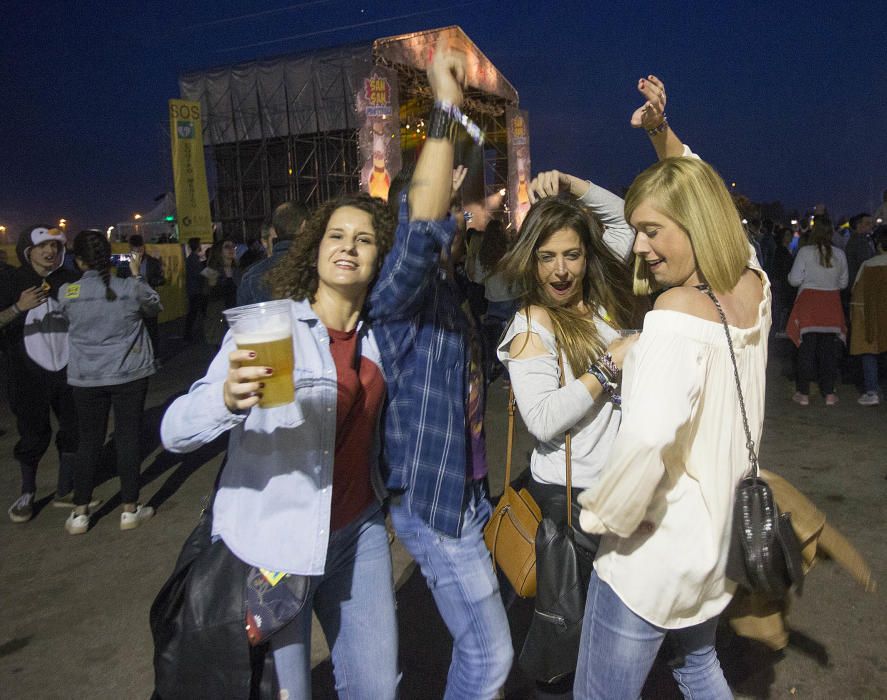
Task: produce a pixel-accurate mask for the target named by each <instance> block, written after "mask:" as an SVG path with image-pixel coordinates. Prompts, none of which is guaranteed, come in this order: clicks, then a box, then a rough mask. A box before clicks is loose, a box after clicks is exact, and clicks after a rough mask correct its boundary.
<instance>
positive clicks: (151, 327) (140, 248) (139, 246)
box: [117, 233, 166, 358]
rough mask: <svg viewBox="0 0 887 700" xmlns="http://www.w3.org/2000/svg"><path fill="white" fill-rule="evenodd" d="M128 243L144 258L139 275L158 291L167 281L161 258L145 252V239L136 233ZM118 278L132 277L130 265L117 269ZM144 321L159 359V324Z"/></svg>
mask: <svg viewBox="0 0 887 700" xmlns="http://www.w3.org/2000/svg"><path fill="white" fill-rule="evenodd" d="M128 242H129V249H130V251H131V252H132V253H135V254H137V255H141V256H142V264H141V266H140V267H139V274H140V275H141V276H142V279H143V280H145V282H147V283H148V285H149V286H150V287H151V288H152V289H157V288H158V287H160V286H162V285H163V283H164V282H165V281H166V280H165V279H164V278H163V263H162V262H160V259H159V258H155V257H154V256H153V255H148V253H147V251H146V250H145V239H144V238H142V237H141V236H140V235H139V234H137V233H135V234H133V235H132V236H130V237H129V239H128ZM117 276H118V277H120V278H126V277H131V276H132V271H131V270H130V269H129V265H120V266H119V267H118V268H117ZM142 321H144V323H145V328H147V329H148V337H149V338H151V346H152V347H153V348H154V357H155V358H159V357H160V328H159V326H158V323H157V317H156V316H153V317H151V318H148V317H145V318H143V319H142Z"/></svg>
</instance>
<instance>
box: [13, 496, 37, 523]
mask: <svg viewBox="0 0 887 700" xmlns="http://www.w3.org/2000/svg"><path fill="white" fill-rule="evenodd" d="M6 512H7V513H9V519H10V520H11V521H12V522H14V523H26V522H28V521H29V520H30V519H31V518H33V517H34V494H33V493H23V494H22V495H21V496H19V497H18V498H17V499H15V503H13V504H12V505H11V506H9V510H8V511H6Z"/></svg>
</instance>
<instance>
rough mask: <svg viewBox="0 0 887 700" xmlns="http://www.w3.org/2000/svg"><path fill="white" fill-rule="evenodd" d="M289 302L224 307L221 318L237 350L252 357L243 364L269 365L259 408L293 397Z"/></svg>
mask: <svg viewBox="0 0 887 700" xmlns="http://www.w3.org/2000/svg"><path fill="white" fill-rule="evenodd" d="M290 306H291V304H290V301H289V300H287V299H283V300H280V301H266V302H262V303H260V304H250V305H248V306H238V307H236V308H234V309H227V310H226V311H225V312H224V314H225V319H226V320H227V321H228V325H229V326H230V328H231V335H233V336H234V342H235V343H236V344H237V348H238V350H252V351H253V352H254V353H256V357H255V359H253V360H247V361H246V362H243V363H242V365H243V366H244V367H255V366H261V367H270V368H271V369H273V370H274V373H273V374H272V375H271V376H270V377H268V378H267V379H263V380H262V381H263V382H264V383H265V388H264V389H262V398H261V399H260V400H259V408H274V407H275V406H284V405H286V404H288V403H292V402H293V401H294V400H295V397H296V394H295V387H294V386H293V322H292V317H291V316H290Z"/></svg>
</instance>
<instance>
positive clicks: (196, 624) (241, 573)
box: [150, 509, 276, 700]
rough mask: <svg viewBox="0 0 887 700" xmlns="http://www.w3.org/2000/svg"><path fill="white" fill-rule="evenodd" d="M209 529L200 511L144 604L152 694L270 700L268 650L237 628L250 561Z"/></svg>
mask: <svg viewBox="0 0 887 700" xmlns="http://www.w3.org/2000/svg"><path fill="white" fill-rule="evenodd" d="M211 534H212V514H211V510H209V509H207V510H204V512H203V513H202V514H201V516H200V520H199V522H198V523H197V527H195V528H194V530H193V531H192V532H191V534H190V535H189V536H188V539H187V540H186V541H185V544H184V545H183V547H182V551H181V553H180V554H179V558H178V561H176V565H175V568H174V570H173V573H172V574H171V575H170V577H169V578H168V579H167V581H166V583H164V585H163V587H162V588H161V589H160V592H159V593H158V594H157V597H156V598H155V599H154V602H153V604H152V605H151V613H150V623H151V633H152V635H153V637H154V684H155V690H154V695H153V697H154V698H155V699H156V698H161V699H162V700H172V699H174V698H181V699H182V700H185V699H187V700H194V699H195V698H214V699H215V698H224V699H228V698H231V699H232V700H233V699H238V700H246V699H247V698H249V699H251V700H252V699H255V698H263V699H264V698H269V699H270V698H272V697H276V695H275V689H274V684H275V680H276V679H275V673H274V667H273V655H272V654H271V653H266V652H267V651H268V648H267V644H266V645H263V646H261V647H250V644H249V642H248V641H247V635H246V630H245V627H244V621H245V615H246V602H245V599H244V581H246V578H247V574H248V573H249V570H250V566H249V565H248V564H246V563H244V562H242V561H241V560H240V559H238V558H237V557H236V556H234V554H232V553H231V550H229V549H228V547H227V546H226V545H225V543H224V542H223V541H222V540H221V539H218V540H216V541H215V542H213V541H212V540H211Z"/></svg>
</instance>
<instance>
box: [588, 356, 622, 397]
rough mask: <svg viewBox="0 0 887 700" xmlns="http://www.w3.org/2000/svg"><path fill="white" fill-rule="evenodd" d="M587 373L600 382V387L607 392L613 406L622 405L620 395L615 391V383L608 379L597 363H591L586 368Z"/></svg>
mask: <svg viewBox="0 0 887 700" xmlns="http://www.w3.org/2000/svg"><path fill="white" fill-rule="evenodd" d="M588 373H589V374H590V375H592V376H593V377H594V378H595V379H597V380H598V381H599V382H600V384H601V388H602V389H603V390H604V391H605V392H606V393H607V396H608V397H609V399H610V401H612V402H613V405H614V406H621V405H622V397H621V396H620V395H619V394H618V393H617V392H616V385H615V384H614V383H613V382H611V381H610V379H609V378H608V377H607V375H606V374H604V371H603V370H602V369H601V368H600V367H598V366H597V365H591V366H590V367H589V368H588Z"/></svg>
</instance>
